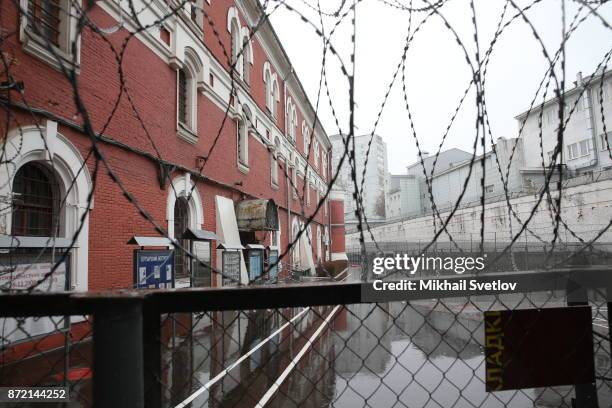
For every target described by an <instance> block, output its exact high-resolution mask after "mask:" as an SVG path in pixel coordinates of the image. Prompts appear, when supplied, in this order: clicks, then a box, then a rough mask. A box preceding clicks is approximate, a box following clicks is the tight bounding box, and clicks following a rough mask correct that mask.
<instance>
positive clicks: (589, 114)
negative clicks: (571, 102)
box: [576, 72, 599, 169]
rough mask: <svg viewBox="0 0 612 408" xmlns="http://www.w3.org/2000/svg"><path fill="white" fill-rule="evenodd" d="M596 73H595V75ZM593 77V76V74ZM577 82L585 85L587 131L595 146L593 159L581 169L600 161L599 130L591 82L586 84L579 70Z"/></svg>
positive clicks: (592, 144) (581, 85) (595, 164)
mask: <svg viewBox="0 0 612 408" xmlns="http://www.w3.org/2000/svg"><path fill="white" fill-rule="evenodd" d="M594 75H596V73H594V74H593V76H594ZM591 79H592V76H591ZM576 82H577V84H578V86H579V87H584V98H585V99H584V110H585V116H586V120H587V133H590V134H591V146H592V147H593V157H594V158H593V160H591V162H590V163H589V164H587V165H586V166H582V167H580V168H579V169H585V168H588V167H593V166H597V164H598V163H599V149H598V147H597V131H596V129H595V115H594V112H593V99H592V93H591V86H590V84H587V85H585V84H584V81H583V79H582V72H578V74H577V75H576ZM589 82H590V81H589Z"/></svg>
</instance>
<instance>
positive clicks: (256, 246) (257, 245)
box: [246, 244, 266, 250]
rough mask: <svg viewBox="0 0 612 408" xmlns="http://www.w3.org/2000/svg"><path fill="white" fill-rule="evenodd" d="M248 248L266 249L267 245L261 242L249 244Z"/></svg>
mask: <svg viewBox="0 0 612 408" xmlns="http://www.w3.org/2000/svg"><path fill="white" fill-rule="evenodd" d="M246 247H247V249H262V250H263V249H266V247H265V246H263V245H259V244H247V246H246Z"/></svg>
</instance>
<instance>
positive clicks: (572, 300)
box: [566, 271, 599, 408]
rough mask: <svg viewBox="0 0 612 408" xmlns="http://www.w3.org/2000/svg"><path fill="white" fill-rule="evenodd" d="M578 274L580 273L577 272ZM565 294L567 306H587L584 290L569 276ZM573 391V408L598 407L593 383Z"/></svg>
mask: <svg viewBox="0 0 612 408" xmlns="http://www.w3.org/2000/svg"><path fill="white" fill-rule="evenodd" d="M578 273H580V272H579V271H578ZM566 293H567V305H568V306H581V305H588V304H589V302H588V296H587V290H586V288H585V287H583V286H581V285H580V284H578V283H577V282H576V281H574V280H573V279H572V276H571V275H570V279H569V280H568V283H567V289H566ZM575 390H576V398H575V400H574V401H573V402H572V405H573V406H574V408H598V407H599V404H598V402H597V387H596V384H595V383H589V384H576V385H575Z"/></svg>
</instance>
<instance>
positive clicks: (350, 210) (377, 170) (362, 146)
mask: <svg viewBox="0 0 612 408" xmlns="http://www.w3.org/2000/svg"><path fill="white" fill-rule="evenodd" d="M330 139H331V143H332V151H333V152H334V155H333V159H332V170H333V171H334V172H335V171H338V172H339V175H338V178H337V180H336V183H337V185H338V186H339V188H342V189H344V190H345V192H346V199H345V213H346V218H345V221H346V223H347V224H354V223H355V222H356V217H355V211H356V210H357V204H356V200H355V199H354V197H353V193H354V191H355V186H354V181H353V179H352V177H351V173H352V169H351V163H350V162H349V157H348V155H347V157H346V158H345V159H344V161H343V163H342V167H341V168H340V169H338V165H339V163H340V160H341V157H342V155H343V154H344V152H345V149H346V136H345V135H332V136H330ZM354 141H355V166H356V168H355V170H356V175H357V177H356V178H357V184H358V186H359V188H361V185H362V183H363V189H362V192H361V199H362V202H363V210H364V213H365V216H366V217H367V218H368V221H372V222H377V221H381V220H384V219H385V212H386V204H385V200H386V198H387V197H386V196H387V191H388V186H387V183H388V179H387V174H388V170H387V168H388V167H387V144H386V143H385V142H384V141H383V139H382V137H381V136H379V135H371V134H365V135H356V136H355V138H354ZM352 142H353V141H352V140H351V141H349V144H348V148H349V151H350V150H351V149H352V147H353V146H352ZM368 150H369V152H368ZM366 159H367V162H366ZM364 168H365V176H364ZM364 177H365V178H364Z"/></svg>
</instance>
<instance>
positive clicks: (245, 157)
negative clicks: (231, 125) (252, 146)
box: [236, 120, 249, 166]
mask: <svg viewBox="0 0 612 408" xmlns="http://www.w3.org/2000/svg"><path fill="white" fill-rule="evenodd" d="M236 128H237V141H238V144H237V147H238V162H239V163H240V164H243V165H245V166H248V165H249V144H248V143H249V142H248V135H249V134H248V127H247V125H246V123H245V122H244V121H243V120H239V121H238V122H237V126H236Z"/></svg>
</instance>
